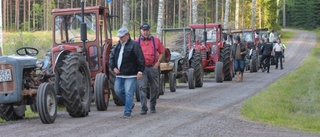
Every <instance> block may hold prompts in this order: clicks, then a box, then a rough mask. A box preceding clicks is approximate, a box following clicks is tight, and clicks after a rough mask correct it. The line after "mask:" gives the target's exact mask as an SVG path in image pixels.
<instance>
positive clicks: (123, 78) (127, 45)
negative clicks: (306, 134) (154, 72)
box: [109, 28, 145, 118]
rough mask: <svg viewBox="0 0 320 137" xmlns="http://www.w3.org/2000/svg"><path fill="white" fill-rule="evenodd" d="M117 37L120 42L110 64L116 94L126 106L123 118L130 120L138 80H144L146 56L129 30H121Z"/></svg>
mask: <svg viewBox="0 0 320 137" xmlns="http://www.w3.org/2000/svg"><path fill="white" fill-rule="evenodd" d="M117 37H119V38H120V41H119V42H118V44H116V46H115V47H114V49H113V50H112V52H111V54H110V61H109V63H110V68H111V70H113V72H114V73H115V74H116V79H115V82H114V90H115V93H116V95H117V96H118V97H119V98H120V100H121V101H122V102H123V103H124V104H125V107H124V115H123V117H124V118H130V117H131V112H132V108H133V107H134V104H133V96H134V93H135V90H136V86H137V79H138V80H139V79H141V78H142V72H143V71H144V69H145V66H144V56H143V54H142V50H141V47H140V46H139V44H138V43H137V42H135V41H133V40H132V39H131V38H130V34H129V31H128V29H126V28H121V29H120V30H119V31H118V35H117Z"/></svg>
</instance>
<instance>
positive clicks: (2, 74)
mask: <svg viewBox="0 0 320 137" xmlns="http://www.w3.org/2000/svg"><path fill="white" fill-rule="evenodd" d="M5 81H12V75H11V70H10V69H3V70H0V82H5Z"/></svg>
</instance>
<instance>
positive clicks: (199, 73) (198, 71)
mask: <svg viewBox="0 0 320 137" xmlns="http://www.w3.org/2000/svg"><path fill="white" fill-rule="evenodd" d="M201 59H202V58H201V53H199V52H193V55H192V57H191V61H190V62H191V68H193V69H194V78H195V80H196V85H195V86H196V87H202V85H203V67H202V64H201V63H202V60H201Z"/></svg>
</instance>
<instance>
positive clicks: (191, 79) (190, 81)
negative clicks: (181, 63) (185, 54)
mask: <svg viewBox="0 0 320 137" xmlns="http://www.w3.org/2000/svg"><path fill="white" fill-rule="evenodd" d="M188 85H189V89H194V88H195V87H196V79H195V77H194V69H193V68H189V69H188Z"/></svg>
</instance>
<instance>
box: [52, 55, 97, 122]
mask: <svg viewBox="0 0 320 137" xmlns="http://www.w3.org/2000/svg"><path fill="white" fill-rule="evenodd" d="M60 81H61V84H60V91H61V95H62V98H63V99H64V102H63V103H64V106H65V107H66V109H67V112H68V113H69V115H70V116H72V117H85V116H87V115H88V114H89V112H90V106H91V100H92V90H91V77H90V72H89V67H88V64H87V62H86V59H85V57H84V56H82V55H81V54H80V53H70V54H69V55H66V58H65V59H64V60H63V64H62V67H61V75H60ZM56 84H59V83H56Z"/></svg>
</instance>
